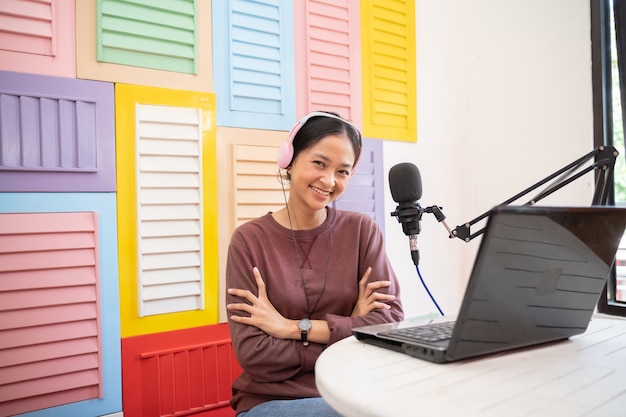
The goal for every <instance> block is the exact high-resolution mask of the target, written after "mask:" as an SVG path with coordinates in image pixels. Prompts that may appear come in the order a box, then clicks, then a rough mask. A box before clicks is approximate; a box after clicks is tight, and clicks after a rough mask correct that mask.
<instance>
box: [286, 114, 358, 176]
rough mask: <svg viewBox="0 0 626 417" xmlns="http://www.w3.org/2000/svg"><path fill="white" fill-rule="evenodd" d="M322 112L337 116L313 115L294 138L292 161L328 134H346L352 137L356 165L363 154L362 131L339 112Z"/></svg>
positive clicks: (287, 174) (349, 137)
mask: <svg viewBox="0 0 626 417" xmlns="http://www.w3.org/2000/svg"><path fill="white" fill-rule="evenodd" d="M322 113H328V114H330V115H332V116H335V117H332V116H331V117H324V116H313V117H311V118H310V119H309V120H307V121H306V123H305V124H304V125H302V127H301V128H300V130H298V133H296V136H294V138H293V157H292V158H291V161H292V162H293V161H294V160H295V159H296V157H297V156H298V154H300V152H302V151H303V150H305V149H308V148H310V147H311V146H314V145H315V144H316V143H317V142H319V141H320V140H322V139H324V138H325V137H326V136H332V135H338V136H340V135H346V136H347V137H348V139H350V142H351V143H352V149H353V150H354V164H353V165H352V166H353V167H355V166H356V164H357V162H358V161H359V157H360V156H361V147H362V146H363V142H362V139H361V133H360V132H359V130H358V129H357V128H356V127H354V126H353V125H352V124H351V123H350V122H348V121H347V120H344V119H343V118H341V116H339V115H338V114H335V113H332V112H327V111H324V112H322ZM336 117H337V118H336ZM290 165H291V164H290ZM285 175H286V178H287V179H288V180H289V179H291V176H290V175H289V173H286V174H285Z"/></svg>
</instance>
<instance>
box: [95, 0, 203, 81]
mask: <svg viewBox="0 0 626 417" xmlns="http://www.w3.org/2000/svg"><path fill="white" fill-rule="evenodd" d="M196 16H197V13H196V2H195V0H159V1H152V2H150V1H146V0H143V1H140V0H135V1H130V0H98V9H97V18H98V23H97V32H98V34H97V43H98V46H97V51H98V52H97V59H98V61H102V62H109V63H113V64H122V65H129V66H135V67H143V68H152V69H158V70H164V71H173V72H180V73H187V74H197V72H198V71H197V70H198V68H197V66H198V62H197V52H198V51H197V50H196V45H197V39H196V38H197V30H196V28H197V20H196Z"/></svg>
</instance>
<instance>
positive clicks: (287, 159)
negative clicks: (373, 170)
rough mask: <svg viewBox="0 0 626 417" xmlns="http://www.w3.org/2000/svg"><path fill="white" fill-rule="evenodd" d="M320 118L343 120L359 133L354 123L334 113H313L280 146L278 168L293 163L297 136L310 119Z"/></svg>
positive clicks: (304, 118)
mask: <svg viewBox="0 0 626 417" xmlns="http://www.w3.org/2000/svg"><path fill="white" fill-rule="evenodd" d="M318 116H321V117H330V118H331V119H337V120H341V121H342V122H344V123H347V124H349V125H350V126H352V127H353V128H354V130H356V131H357V132H358V129H357V128H356V127H355V126H354V125H353V124H352V123H350V122H349V121H347V120H346V119H344V118H342V117H339V116H335V115H334V114H332V113H326V112H321V111H314V112H311V113H309V114H307V115H306V116H304V117H302V118H301V119H299V120H298V121H297V122H296V124H295V125H294V126H293V127H292V128H291V130H290V131H289V136H288V138H287V141H286V142H285V143H283V144H282V145H280V148H279V149H278V167H279V168H283V169H285V168H287V167H288V166H289V164H290V163H291V160H292V159H293V153H294V149H293V140H294V138H295V137H296V134H298V132H299V131H300V129H301V128H302V126H304V125H305V124H306V122H308V121H309V119H311V118H313V117H318ZM362 146H363V144H362V143H361V149H362ZM359 157H360V155H359ZM357 161H358V157H357ZM355 167H356V165H355ZM353 172H354V169H353Z"/></svg>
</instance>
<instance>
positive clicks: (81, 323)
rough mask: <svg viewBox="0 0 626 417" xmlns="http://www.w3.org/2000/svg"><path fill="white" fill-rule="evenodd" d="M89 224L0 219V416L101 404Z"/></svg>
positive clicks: (68, 218)
mask: <svg viewBox="0 0 626 417" xmlns="http://www.w3.org/2000/svg"><path fill="white" fill-rule="evenodd" d="M96 225H97V216H96V214H95V213H92V212H82V213H10V214H0V398H1V399H2V402H0V415H13V414H19V413H24V412H27V411H32V410H37V409H41V408H47V407H53V406H57V405H62V404H66V403H69V402H76V401H82V400H86V399H91V398H98V397H102V357H101V330H100V306H99V272H98V271H99V265H98V239H97V226H96Z"/></svg>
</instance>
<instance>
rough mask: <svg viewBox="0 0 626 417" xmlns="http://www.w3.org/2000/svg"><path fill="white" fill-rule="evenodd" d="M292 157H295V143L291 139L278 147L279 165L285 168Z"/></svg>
mask: <svg viewBox="0 0 626 417" xmlns="http://www.w3.org/2000/svg"><path fill="white" fill-rule="evenodd" d="M291 158H293V143H292V142H291V141H290V140H289V141H287V142H284V143H283V144H282V145H280V148H278V158H277V162H278V167H279V168H283V169H285V168H287V167H288V166H289V163H290V162H291Z"/></svg>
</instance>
